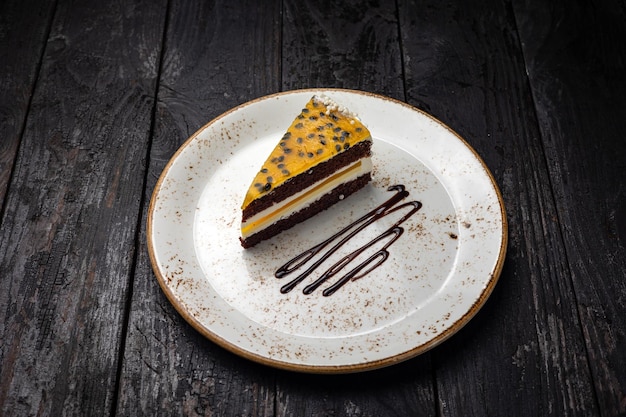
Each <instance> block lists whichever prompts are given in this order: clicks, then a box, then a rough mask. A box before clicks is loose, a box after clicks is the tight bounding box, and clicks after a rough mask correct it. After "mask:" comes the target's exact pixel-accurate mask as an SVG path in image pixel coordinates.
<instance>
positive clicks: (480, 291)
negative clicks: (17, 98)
mask: <svg viewBox="0 0 626 417" xmlns="http://www.w3.org/2000/svg"><path fill="white" fill-rule="evenodd" d="M506 244H507V223H506V215H505V211H504V205H503V202H502V197H501V195H500V192H499V190H498V187H497V185H496V183H495V181H494V179H493V177H492V175H491V174H490V172H489V170H488V168H487V167H486V166H485V164H484V163H483V161H482V160H481V159H480V157H479V156H478V154H477V153H476V152H475V151H474V150H473V149H472V148H471V147H470V146H469V144H468V143H467V142H466V141H464V140H463V139H462V138H460V137H459V136H458V135H457V134H456V133H454V132H453V131H452V130H451V129H449V128H448V127H447V126H445V125H444V124H442V123H441V122H439V121H438V120H436V119H434V118H433V117H431V116H429V115H428V114H426V113H424V112H422V111H420V110H418V109H415V108H413V107H411V106H409V105H407V104H405V103H402V102H399V101H396V100H393V99H390V98H387V97H383V96H379V95H374V94H370V93H365V92H360V91H352V90H342V89H315V90H296V91H289V92H284V93H279V94H274V95H270V96H266V97H262V98H259V99H257V100H254V101H251V102H249V103H245V104H242V105H241V106H239V107H236V108H234V109H232V110H230V111H228V112H226V113H224V114H223V115H221V116H219V117H218V118H216V119H214V120H213V121H211V122H209V123H208V124H207V125H205V126H204V127H203V128H201V129H200V130H199V131H198V132H196V133H195V134H194V135H193V136H192V137H190V138H189V139H188V140H187V141H186V142H185V143H184V144H183V145H182V146H181V148H180V149H179V150H178V151H177V152H176V154H175V155H174V156H173V157H172V159H171V160H170V161H169V163H168V164H167V166H166V167H165V169H164V171H163V173H162V175H161V177H160V178H159V180H158V182H157V185H156V187H155V190H154V193H153V196H152V199H151V202H150V207H149V212H148V248H149V254H150V259H151V262H152V266H153V269H154V272H155V274H156V277H157V280H158V282H159V284H160V286H161V288H162V289H163V291H164V293H165V294H166V296H167V297H168V299H169V300H170V301H171V302H172V304H173V305H174V306H175V308H176V309H177V310H178V311H179V313H180V314H181V315H182V316H183V317H184V318H185V319H186V320H187V321H188V322H189V323H190V324H191V325H192V326H193V327H194V328H195V329H197V330H198V331H199V332H200V333H202V334H203V335H204V336H206V337H207V338H209V339H210V340H212V341H214V342H215V343H217V344H219V345H220V346H222V347H224V348H226V349H228V350H230V351H232V352H235V353H236V354H239V355H241V356H243V357H246V358H248V359H251V360H254V361H257V362H260V363H263V364H266V365H270V366H274V367H278V368H283V369H290V370H295V371H302V372H313V373H338V372H357V371H364V370H369V369H375V368H380V367H383V366H388V365H392V364H395V363H398V362H401V361H403V360H406V359H409V358H411V357H414V356H416V355H419V354H420V353H423V352H425V351H427V350H428V349H430V348H432V347H434V346H436V345H438V344H439V343H441V342H443V341H444V340H446V339H447V338H449V337H450V336H452V335H453V334H454V333H455V332H456V331H458V330H459V329H460V328H461V327H463V326H464V325H465V324H466V323H467V322H468V321H469V320H470V319H471V318H472V317H473V316H474V315H475V314H476V312H477V311H478V310H479V309H480V308H481V307H482V305H483V304H484V303H485V301H486V300H487V298H488V297H489V295H490V294H491V292H492V290H493V288H494V286H495V284H496V282H497V280H498V277H499V275H500V272H501V270H502V266H503V262H504V257H505V252H506Z"/></svg>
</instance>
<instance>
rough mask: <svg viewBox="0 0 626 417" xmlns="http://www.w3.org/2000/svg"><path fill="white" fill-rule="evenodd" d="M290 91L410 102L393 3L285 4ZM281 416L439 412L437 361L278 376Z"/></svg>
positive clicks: (285, 69) (286, 69) (285, 85)
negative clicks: (360, 93) (322, 90)
mask: <svg viewBox="0 0 626 417" xmlns="http://www.w3.org/2000/svg"><path fill="white" fill-rule="evenodd" d="M282 65H283V68H282V74H283V88H284V89H296V88H307V87H338V88H350V89H358V90H364V91H371V92H375V93H379V94H384V95H387V96H390V97H394V98H398V99H403V98H404V90H403V78H402V75H403V74H402V60H401V56H400V40H399V33H398V19H397V9H396V7H395V4H394V3H393V2H360V1H348V2H329V1H320V2H301V1H285V2H284V17H283V59H282ZM276 384H277V387H276V392H277V399H276V414H277V415H279V416H328V415H365V416H390V415H414V414H416V413H417V414H419V415H424V416H427V415H435V406H434V392H433V381H432V373H431V368H430V356H429V355H424V356H423V357H420V358H418V359H415V360H413V361H409V362H407V363H405V364H402V365H398V366H397V367H391V368H387V369H383V370H379V371H374V372H367V373H362V374H354V375H340V376H336V375H335V376H328V375H297V374H296V375H294V374H289V373H285V372H278V373H277V379H276Z"/></svg>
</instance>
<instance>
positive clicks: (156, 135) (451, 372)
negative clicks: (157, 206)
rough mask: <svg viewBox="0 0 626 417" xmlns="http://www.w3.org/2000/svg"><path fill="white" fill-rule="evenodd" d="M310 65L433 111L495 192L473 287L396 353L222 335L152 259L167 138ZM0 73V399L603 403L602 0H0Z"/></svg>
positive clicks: (607, 19)
mask: <svg viewBox="0 0 626 417" xmlns="http://www.w3.org/2000/svg"><path fill="white" fill-rule="evenodd" d="M344 3H345V4H344ZM309 87H340V88H349V89H357V90H363V91H368V92H374V93H378V94H381V95H385V96H389V97H392V98H395V99H398V100H401V101H405V102H407V103H409V104H411V105H413V106H415V107H417V108H419V109H422V110H424V111H426V112H428V113H430V114H432V115H433V116H434V117H436V118H438V119H439V120H441V121H442V122H444V123H446V124H447V125H449V126H450V127H451V128H453V129H454V130H455V131H456V132H458V133H459V134H460V135H461V136H462V137H463V138H465V139H466V140H467V142H468V143H469V144H470V145H471V146H472V147H473V148H474V149H475V150H476V151H477V152H478V154H479V155H480V156H481V157H482V158H483V159H484V161H485V162H486V164H487V166H488V167H489V168H490V170H491V171H492V173H493V174H494V177H495V180H496V182H497V183H498V185H499V187H500V189H501V191H502V195H503V198H504V201H505V206H506V210H507V213H508V222H509V245H508V252H507V257H506V262H505V265H504V270H503V272H502V275H501V277H500V280H499V282H498V284H497V286H496V288H495V290H494V292H493V293H492V295H491V297H490V299H489V300H488V301H487V303H486V304H485V306H484V307H483V308H482V309H481V311H480V312H479V313H478V314H477V315H476V316H475V317H474V319H473V320H472V321H470V323H469V324H468V325H467V326H465V327H464V328H463V329H462V330H461V331H459V332H458V333H457V334H455V335H454V336H453V337H452V338H451V339H449V340H447V341H446V342H444V343H443V344H441V345H440V346H438V347H436V348H434V349H432V350H430V351H428V352H427V353H425V354H423V355H420V356H418V357H415V358H413V359H410V360H408V361H406V362H403V363H401V364H398V365H394V366H391V367H386V368H383V369H380V370H375V371H369V372H365V373H358V374H348V375H309V374H303V373H297V372H289V371H285V370H278V369H274V368H271V367H267V366H264V365H261V364H257V363H255V362H252V361H249V360H247V359H243V358H240V357H239V356H237V355H235V354H233V353H230V352H229V351H227V350H225V349H222V348H221V347H218V346H217V345H216V344H214V343H212V342H211V341H209V340H207V339H205V338H204V337H202V336H201V335H200V334H199V333H198V332H197V331H196V330H195V329H194V328H192V327H191V326H190V325H189V324H187V322H186V321H185V320H183V318H182V317H181V316H180V315H179V314H178V313H177V311H176V310H175V309H174V307H173V306H172V304H170V302H168V300H167V299H166V297H165V295H164V293H163V292H162V290H161V288H160V287H159V285H158V283H157V280H156V279H155V275H154V274H153V272H152V268H151V265H150V261H149V258H148V251H147V247H146V213H147V210H148V203H149V199H150V196H151V192H152V190H153V188H154V186H155V183H156V181H157V178H158V177H159V175H160V174H161V172H162V170H163V168H164V166H165V164H166V163H167V161H168V160H169V159H170V158H171V157H172V155H173V154H174V152H175V151H176V150H177V148H178V147H179V146H180V145H181V144H182V143H183V142H184V141H185V140H186V139H187V138H188V137H189V136H190V135H191V134H193V133H194V132H195V131H196V130H197V129H199V128H200V127H201V126H202V125H204V124H205V123H207V122H208V121H210V120H211V119H213V118H214V117H216V116H218V115H220V114H221V113H223V112H225V111H227V110H229V109H230V108H232V107H234V106H237V105H239V104H242V103H244V102H246V101H249V100H251V99H255V98H258V97H261V96H264V95H267V94H270V93H275V92H280V91H285V90H292V89H299V88H309ZM0 93H1V94H0V118H1V119H0V120H1V123H0V202H1V219H0V318H1V320H0V323H1V324H0V414H1V415H3V416H31V415H33V416H34V415H50V416H61V415H77V416H95V415H107V416H113V415H116V416H117V415H119V416H139V415H149V416H151V415H166V416H173V415H191V416H194V415H213V416H216V415H225V416H234V415H254V416H256V415H263V416H273V415H279V416H283V415H293V416H328V415H337V416H339V415H341V416H343V415H345V416H391V415H393V416H403V415H424V416H504V415H507V416H512V415H516V416H547V415H551V416H564V415H579V416H617V415H626V347H625V345H626V318H625V317H626V273H625V271H626V174H625V170H626V140H625V132H626V4H625V3H624V1H623V0H606V1H600V2H583V1H578V2H564V1H560V2H559V1H557V2H543V1H539V0H536V1H533V0H513V1H497V0H486V1H482V2H468V1H455V0H452V1H445V2H442V1H434V0H433V1H430V0H426V1H424V2H412V1H405V0H398V1H397V2H395V3H394V2H391V1H389V2H386V1H385V2H375V1H369V2H365V1H363V2H358V1H349V2H333V3H331V2H328V1H322V2H308V1H299V0H284V1H279V0H268V1H264V2H256V1H245V0H231V1H215V2H203V1H182V0H181V1H177V0H172V1H165V0H160V1H154V2H141V1H137V0H128V1H123V2H88V1H79V2H68V1H65V0H59V1H47V2H40V1H32V0H20V1H17V0H8V1H4V2H2V4H1V5H0Z"/></svg>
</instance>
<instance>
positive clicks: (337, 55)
mask: <svg viewBox="0 0 626 417" xmlns="http://www.w3.org/2000/svg"><path fill="white" fill-rule="evenodd" d="M283 3H284V5H283V8H284V18H283V19H284V21H283V42H282V45H283V67H282V77H283V78H282V80H283V81H282V82H283V89H285V90H292V89H298V88H309V87H335V88H350V89H357V90H365V91H371V92H375V93H379V94H384V95H387V96H390V97H394V98H398V99H403V98H404V96H403V89H402V62H401V58H400V48H399V43H398V19H397V16H396V13H397V9H396V7H395V4H394V3H393V2H378V1H355V0H350V1H342V2H340V3H337V2H332V1H329V0H323V1H316V2H303V1H294V0H290V1H284V2H283Z"/></svg>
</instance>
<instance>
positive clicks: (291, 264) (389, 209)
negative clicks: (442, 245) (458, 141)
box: [274, 184, 422, 296]
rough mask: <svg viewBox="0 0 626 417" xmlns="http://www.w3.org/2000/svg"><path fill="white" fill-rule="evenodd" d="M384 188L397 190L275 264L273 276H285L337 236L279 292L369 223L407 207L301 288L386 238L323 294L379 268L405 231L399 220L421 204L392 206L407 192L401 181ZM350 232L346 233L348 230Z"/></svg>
mask: <svg viewBox="0 0 626 417" xmlns="http://www.w3.org/2000/svg"><path fill="white" fill-rule="evenodd" d="M387 191H396V194H395V195H394V196H393V197H391V198H390V199H389V200H387V201H385V202H384V203H383V204H381V205H380V206H378V207H376V208H375V209H374V210H372V211H370V212H369V213H367V214H366V215H365V216H363V217H361V218H360V219H358V220H356V221H355V222H354V223H352V224H350V225H348V226H346V227H345V228H343V229H342V230H340V231H339V232H337V233H336V234H335V235H333V236H331V237H330V238H328V239H326V240H325V241H323V242H322V243H319V244H317V245H315V246H313V247H312V248H310V249H308V250H306V251H304V252H302V253H301V254H299V255H298V256H296V257H295V258H293V259H291V260H290V261H288V262H287V263H286V264H284V265H283V266H281V267H280V268H278V270H276V272H275V273H274V276H276V278H284V277H285V276H287V275H289V274H291V273H292V272H294V271H296V270H297V269H299V268H300V267H303V266H304V265H305V264H306V263H307V262H308V261H309V260H310V259H311V258H313V257H314V256H315V255H317V254H318V253H320V252H321V251H322V250H323V249H324V248H326V247H327V246H329V245H330V244H331V243H332V242H334V241H335V240H337V239H340V238H341V239H340V240H339V241H338V242H337V243H336V244H335V245H334V246H332V247H331V248H330V249H328V250H327V251H326V253H324V254H323V255H322V256H321V257H320V258H319V259H318V260H316V261H315V262H314V263H313V264H312V265H311V266H309V267H308V268H307V269H306V270H305V271H304V272H302V273H301V274H300V275H298V276H297V277H296V278H294V279H293V280H291V281H290V282H288V283H287V284H285V285H283V286H282V287H281V289H280V292H281V293H283V294H286V293H288V292H289V291H291V290H293V289H294V288H295V287H296V286H297V285H298V284H300V283H301V282H302V281H304V279H305V278H306V277H308V276H309V275H310V274H311V273H313V271H315V270H316V269H317V268H318V267H319V266H320V265H321V264H323V263H324V262H325V261H326V260H327V259H328V258H329V257H330V256H331V255H332V254H333V253H335V252H336V251H337V250H338V249H339V248H340V247H341V246H343V245H344V244H345V243H346V242H348V241H349V240H350V239H352V238H353V237H354V236H355V235H357V234H358V233H359V232H361V231H362V230H363V229H365V228H366V227H367V226H369V225H370V224H372V223H374V222H375V221H377V220H379V219H381V218H383V217H385V216H387V215H389V214H391V213H394V212H396V211H398V210H402V209H404V208H407V207H410V210H409V211H408V212H407V213H406V214H405V215H404V216H402V217H401V218H400V220H398V221H397V222H396V223H395V224H394V225H393V226H391V227H390V228H389V229H387V230H386V231H385V232H383V233H381V234H380V235H378V236H377V237H375V238H374V239H372V240H371V241H370V242H368V243H366V244H365V245H363V246H361V247H360V248H358V249H357V250H355V251H354V252H352V253H349V254H348V255H346V256H344V257H343V258H342V259H341V260H339V261H338V262H337V263H335V264H334V265H333V266H331V267H330V268H329V269H328V270H326V272H324V273H323V274H322V275H321V276H320V277H319V278H318V279H316V280H315V282H313V283H311V284H309V285H307V286H306V287H304V289H303V290H302V292H303V293H305V294H311V293H312V292H313V291H315V290H316V289H317V288H318V287H319V286H320V285H322V284H323V283H324V282H326V281H327V280H328V279H330V278H332V277H334V276H335V275H337V274H338V273H339V272H340V271H341V270H343V269H344V268H345V267H347V266H348V265H349V264H350V263H351V262H352V261H353V260H354V259H356V258H357V257H358V256H359V255H360V254H361V253H363V252H364V251H365V250H366V249H368V248H370V247H371V246H373V245H375V244H376V243H378V242H380V241H383V240H385V239H389V240H388V241H387V243H385V245H384V246H383V247H382V248H381V249H380V250H379V251H378V252H376V253H374V254H373V255H371V256H370V257H369V258H368V259H366V260H365V261H363V262H362V263H360V264H359V265H357V266H356V267H354V268H353V269H352V270H350V271H349V272H348V273H346V274H345V275H343V276H342V277H341V278H339V279H338V280H337V281H336V282H335V283H334V284H332V285H331V286H329V287H328V288H326V289H325V290H324V291H323V292H322V294H323V295H324V296H329V295H332V294H334V293H335V292H336V291H337V290H338V289H339V288H341V287H342V286H343V285H345V284H346V283H347V282H348V281H355V280H357V279H360V278H363V277H364V276H365V275H367V274H369V273H370V272H372V271H373V270H374V269H376V268H378V267H379V266H380V265H382V264H383V262H385V261H386V260H387V258H388V257H389V251H388V250H387V248H389V246H391V245H392V244H393V242H395V241H396V240H398V239H399V238H400V236H401V235H402V234H403V233H404V228H402V227H400V225H401V224H402V223H404V222H405V221H406V220H407V219H408V218H409V217H411V216H412V215H413V214H415V213H416V212H417V211H418V210H419V209H420V208H421V207H422V203H420V202H419V201H410V202H407V203H403V204H400V205H399V206H396V207H394V206H395V205H396V204H398V203H399V202H400V201H402V200H403V199H405V198H406V197H407V196H408V195H409V192H408V191H406V190H405V187H404V185H401V184H399V185H393V186H391V187H389V188H388V189H387ZM348 232H349V233H348ZM342 236H343V237H342Z"/></svg>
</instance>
